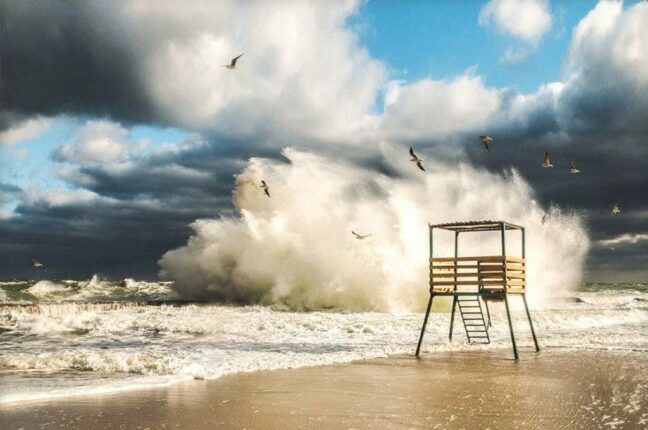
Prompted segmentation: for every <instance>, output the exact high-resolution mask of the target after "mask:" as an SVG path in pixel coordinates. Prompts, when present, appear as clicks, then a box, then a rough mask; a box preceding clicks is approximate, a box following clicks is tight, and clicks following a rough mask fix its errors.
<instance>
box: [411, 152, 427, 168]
mask: <svg viewBox="0 0 648 430" xmlns="http://www.w3.org/2000/svg"><path fill="white" fill-rule="evenodd" d="M409 152H410V155H411V156H412V159H411V160H410V161H412V162H414V163H416V166H417V167H418V168H419V169H421V170H423V171H424V172H425V169H424V168H423V165H422V164H421V162H422V161H423V159H422V158H419V157H418V155H416V154H415V153H414V150H413V149H412V147H411V146H410V151H409Z"/></svg>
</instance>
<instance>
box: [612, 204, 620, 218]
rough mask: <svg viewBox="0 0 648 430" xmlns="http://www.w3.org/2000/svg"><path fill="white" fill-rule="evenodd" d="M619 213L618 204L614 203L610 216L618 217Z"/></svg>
mask: <svg viewBox="0 0 648 430" xmlns="http://www.w3.org/2000/svg"><path fill="white" fill-rule="evenodd" d="M620 213H621V208H619V204H618V203H615V204H614V205H612V215H619V214H620Z"/></svg>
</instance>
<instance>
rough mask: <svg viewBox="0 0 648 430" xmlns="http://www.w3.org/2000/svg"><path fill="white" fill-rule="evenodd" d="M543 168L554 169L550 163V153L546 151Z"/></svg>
mask: <svg viewBox="0 0 648 430" xmlns="http://www.w3.org/2000/svg"><path fill="white" fill-rule="evenodd" d="M542 167H553V164H551V163H550V162H549V151H545V155H544V160H543V161H542Z"/></svg>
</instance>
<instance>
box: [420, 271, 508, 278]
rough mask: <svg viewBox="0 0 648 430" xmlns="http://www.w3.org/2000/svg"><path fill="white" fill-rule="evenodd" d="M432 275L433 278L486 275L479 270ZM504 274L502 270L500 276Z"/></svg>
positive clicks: (494, 275)
mask: <svg viewBox="0 0 648 430" xmlns="http://www.w3.org/2000/svg"><path fill="white" fill-rule="evenodd" d="M430 276H431V277H433V278H453V277H457V278H479V277H486V276H484V275H483V274H481V273H478V272H457V273H453V272H444V273H436V272H435V273H430ZM487 276H488V277H497V275H496V274H489V275H487ZM503 276H504V272H500V274H499V277H500V278H502V277H503Z"/></svg>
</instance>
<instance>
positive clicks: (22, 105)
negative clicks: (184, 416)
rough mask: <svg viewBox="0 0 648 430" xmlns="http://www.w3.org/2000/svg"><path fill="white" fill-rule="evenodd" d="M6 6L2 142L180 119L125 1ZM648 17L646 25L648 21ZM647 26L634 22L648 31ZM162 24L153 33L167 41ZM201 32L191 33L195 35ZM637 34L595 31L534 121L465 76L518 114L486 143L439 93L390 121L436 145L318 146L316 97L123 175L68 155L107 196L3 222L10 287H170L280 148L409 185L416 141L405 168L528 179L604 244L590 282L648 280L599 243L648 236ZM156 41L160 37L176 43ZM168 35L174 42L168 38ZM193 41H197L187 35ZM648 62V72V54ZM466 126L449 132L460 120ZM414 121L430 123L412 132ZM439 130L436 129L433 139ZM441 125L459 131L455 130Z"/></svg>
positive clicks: (471, 86)
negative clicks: (45, 123) (15, 127)
mask: <svg viewBox="0 0 648 430" xmlns="http://www.w3.org/2000/svg"><path fill="white" fill-rule="evenodd" d="M0 8H1V10H0V12H1V14H0V16H1V19H2V23H1V24H2V25H0V40H1V41H2V49H1V50H0V60H1V65H2V67H1V69H0V73H1V76H0V78H1V81H2V92H1V93H0V98H1V99H0V106H1V107H2V115H0V130H1V129H3V128H7V127H8V126H9V125H11V124H14V123H16V122H17V121H19V120H21V119H24V118H26V117H29V116H31V115H36V114H39V115H57V114H61V113H69V114H73V115H77V116H80V117H91V118H94V117H110V118H113V119H116V120H119V121H120V122H123V123H128V124H130V123H140V122H145V123H153V124H164V123H173V122H174V121H173V120H171V119H169V118H167V117H165V115H163V114H161V113H160V112H161V110H160V109H159V106H157V105H156V103H154V102H153V100H152V98H151V95H150V93H149V91H148V90H147V89H146V88H147V86H146V79H147V77H146V76H144V75H143V72H142V68H141V58H139V57H138V52H137V51H136V50H137V49H138V48H137V46H136V45H138V44H139V46H140V48H141V46H142V45H145V44H146V43H145V42H141V41H133V40H129V37H137V36H138V33H133V29H132V27H126V26H127V25H130V24H127V22H126V21H125V20H124V17H123V16H118V15H117V13H118V12H116V11H117V9H119V8H116V7H115V3H114V2H87V1H81V0H52V1H48V2H39V1H35V0H3V1H2V2H1V3H0ZM639 12H640V11H639ZM633 14H634V15H637V17H636V19H640V18H641V16H639V15H638V13H637V11H634V12H633ZM634 15H632V14H629V15H628V16H629V18H624V19H626V20H628V19H631V18H632V19H635V18H633V17H634ZM154 19H155V16H154V17H153V18H151V21H148V20H146V21H145V22H147V23H148V24H149V26H150V27H151V28H152V27H155V26H154V25H153V24H154V23H155V22H154ZM131 24H132V23H131ZM622 24H624V25H625V24H628V22H625V21H624V22H622ZM187 28H189V27H183V29H176V30H177V31H178V32H179V33H183V32H188V30H187ZM636 28H639V27H634V26H631V25H625V26H624V27H623V28H620V29H618V31H617V32H618V33H619V35H618V36H614V35H613V36H609V37H607V38H603V39H601V37H599V36H598V35H595V36H596V37H592V38H591V42H588V40H589V39H587V35H588V32H586V31H585V32H583V33H582V34H583V35H584V36H582V39H583V40H581V41H579V44H578V50H577V51H576V53H575V54H573V55H574V58H572V62H573V63H574V64H572V65H570V67H571V69H570V70H569V71H570V72H572V74H571V75H569V79H566V80H565V82H564V83H563V84H564V87H563V88H562V89H561V90H560V91H559V92H554V91H552V90H551V91H550V90H546V89H545V90H542V89H541V90H540V91H538V93H536V94H534V95H533V97H530V98H531V99H532V100H531V101H529V102H527V105H525V107H524V109H522V114H520V115H518V116H519V117H520V118H517V117H516V118H514V119H513V117H514V115H509V113H510V112H512V111H515V110H516V109H519V106H517V105H516V103H519V99H518V96H519V94H517V93H516V92H514V91H511V90H505V91H504V90H503V91H496V90H492V91H491V90H490V89H487V88H484V87H483V85H482V84H483V83H482V82H481V81H480V80H476V79H473V78H468V79H465V80H464V81H465V82H466V83H467V86H466V91H457V92H456V93H457V94H460V95H461V97H462V101H463V97H466V98H468V100H472V99H470V97H473V96H475V94H477V96H478V97H475V98H474V102H475V103H474V104H479V103H484V104H488V103H489V102H490V101H493V100H495V101H496V102H501V104H497V103H493V106H495V108H494V109H498V110H500V111H502V112H504V113H503V114H502V118H504V119H502V118H500V117H497V116H495V118H497V119H498V120H497V121H492V122H487V123H488V124H489V125H488V130H485V131H482V130H470V133H466V132H465V128H461V127H460V126H459V127H458V129H459V130H460V131H458V132H452V133H451V132H448V135H449V136H450V137H447V136H444V137H443V138H441V137H438V136H434V135H431V134H433V133H434V131H435V130H434V128H435V126H436V123H435V122H434V121H435V118H433V117H434V115H433V114H431V113H430V111H429V109H431V108H432V107H435V108H436V109H438V111H434V112H433V113H436V114H438V116H439V117H444V116H443V114H444V111H445V110H447V109H446V107H445V106H452V105H453V103H452V102H453V97H454V95H455V93H454V92H452V91H450V92H447V93H445V95H444V96H443V97H445V98H443V99H442V101H443V102H444V103H437V101H436V99H435V100H428V97H427V96H426V94H423V93H422V91H424V90H425V88H423V89H422V90H421V91H418V90H416V88H414V90H416V91H411V92H412V93H414V95H415V96H416V97H418V99H414V100H413V101H412V104H411V105H401V106H392V107H391V108H389V109H392V110H393V111H394V112H396V113H398V112H400V111H399V109H401V110H402V112H403V113H402V115H403V117H404V120H403V121H402V122H399V121H396V122H395V123H394V124H396V126H401V125H402V124H405V126H403V127H404V129H408V128H416V127H412V126H411V124H419V125H420V128H421V130H425V132H424V133H418V134H417V133H412V137H407V138H403V137H400V138H399V137H398V133H399V132H400V130H397V131H396V132H394V133H393V134H392V133H389V132H385V134H384V135H382V134H380V132H378V133H376V137H375V140H372V139H370V138H367V137H364V140H363V142H364V143H359V144H356V145H351V144H347V142H345V143H343V144H341V143H340V142H339V141H324V140H318V139H319V138H317V137H313V134H314V133H311V134H310V135H309V137H308V138H307V139H303V138H302V135H301V134H299V133H298V132H296V131H295V130H296V129H299V128H300V127H301V126H302V125H303V124H302V123H303V122H304V123H305V122H306V120H307V119H308V118H309V117H310V116H313V115H310V114H311V113H312V112H311V111H309V110H307V109H306V110H304V111H303V112H302V109H301V107H300V105H298V107H297V108H294V109H291V104H292V103H297V102H298V101H299V100H302V99H308V98H307V97H302V93H301V92H297V93H294V94H293V93H291V94H292V96H291V97H288V98H287V100H288V101H289V102H284V104H280V105H276V104H274V101H268V100H256V99H254V98H253V99H250V100H252V102H250V103H251V105H252V107H250V106H248V105H247V104H245V103H248V101H249V100H248V99H246V100H245V103H244V102H241V104H237V103H238V102H237V101H236V100H235V101H234V102H233V103H232V104H233V105H234V107H233V108H231V107H230V111H228V112H227V113H226V114H225V115H224V117H223V118H225V120H223V118H220V120H221V128H220V130H221V134H218V133H217V132H215V131H212V132H211V134H210V132H207V133H206V134H205V128H202V129H201V131H202V132H203V133H204V134H203V136H204V139H206V140H205V141H202V140H199V141H190V140H188V141H187V142H184V143H183V144H182V145H180V146H179V147H178V148H177V150H174V151H166V152H165V151H162V152H158V153H155V152H151V153H149V154H147V155H142V156H131V157H130V158H129V159H128V160H127V162H123V163H122V164H121V165H120V167H119V168H115V166H114V165H112V164H110V163H108V164H100V163H94V164H93V163H86V164H83V163H77V162H75V160H72V159H70V158H69V157H67V158H66V154H65V153H64V152H63V151H57V152H55V153H54V154H53V156H52V157H53V160H54V161H56V162H57V163H60V164H59V167H62V168H63V167H64V166H65V167H66V169H67V170H62V171H61V172H59V175H60V177H61V178H63V179H64V180H65V181H67V182H68V183H70V184H71V185H73V186H75V187H77V188H80V189H83V190H88V191H91V192H92V193H95V194H96V195H97V196H98V197H97V198H95V199H91V200H88V201H83V200H82V199H78V200H73V201H72V202H70V203H66V204H59V205H50V204H46V203H44V202H42V201H38V200H36V201H30V200H24V201H23V203H22V204H21V205H20V206H19V207H18V209H17V211H16V212H17V214H18V216H16V217H14V218H12V219H9V220H2V222H0V237H2V244H1V246H0V277H6V276H24V277H30V276H33V273H32V272H31V270H30V269H29V267H28V262H29V261H30V260H31V258H33V257H38V258H40V259H42V260H43V261H44V262H45V263H46V264H48V265H49V266H50V267H51V268H52V269H51V272H50V273H48V275H47V276H52V275H54V276H58V277H78V276H89V275H90V274H92V273H93V272H102V273H105V274H108V275H111V276H116V277H123V276H145V277H152V276H155V274H156V272H157V260H158V258H159V257H160V256H161V255H162V254H163V253H164V252H165V251H167V250H169V249H172V248H175V247H177V246H179V245H181V244H183V243H184V242H185V241H186V238H187V236H188V234H190V231H189V229H188V227H187V224H188V223H190V222H191V221H193V220H194V219H196V218H200V217H213V216H215V215H216V214H224V213H229V212H230V211H232V206H231V203H230V197H231V190H232V188H233V182H234V175H235V174H236V173H237V172H239V171H240V170H241V168H242V167H243V165H244V163H245V161H246V160H247V159H248V158H249V157H252V156H257V157H268V158H274V159H281V155H280V148H281V147H284V146H296V147H301V148H315V149H317V150H318V151H323V152H327V153H328V154H329V155H331V156H333V157H340V158H343V159H345V160H347V161H350V162H354V163H357V164H358V165H361V166H363V167H372V168H374V169H375V170H376V172H377V174H380V173H381V174H386V175H389V176H396V175H398V173H397V172H395V171H394V170H393V168H392V167H391V164H390V163H387V162H385V160H384V158H383V156H382V153H381V150H380V140H381V138H382V137H383V136H388V137H387V138H386V139H387V140H391V141H396V142H398V143H400V144H402V145H403V148H405V149H404V154H403V155H404V157H407V155H406V154H405V150H406V148H407V146H409V144H412V143H413V144H415V146H416V147H417V148H421V150H422V151H424V158H426V159H430V157H433V158H435V159H437V158H441V159H447V160H449V161H452V162H456V161H457V156H461V157H462V158H461V161H467V162H469V163H470V164H471V165H474V166H482V167H483V168H485V169H488V170H491V171H494V172H502V171H506V170H508V169H510V168H511V167H512V168H515V169H516V170H517V171H518V172H519V173H520V174H521V175H522V177H524V178H525V179H526V180H528V181H529V183H530V184H531V185H532V187H533V189H534V190H535V191H536V192H537V195H538V199H539V200H540V202H541V203H542V204H543V206H544V207H546V208H549V207H550V206H551V205H553V204H555V205H558V206H561V207H563V208H565V209H567V210H573V211H577V212H579V213H581V214H582V215H583V218H584V219H585V220H586V222H587V224H588V228H589V232H590V235H591V237H592V240H593V241H594V246H593V250H592V255H591V257H590V260H589V263H588V277H589V279H604V278H605V276H608V275H607V273H612V274H617V275H619V274H620V275H619V276H621V275H623V276H626V275H625V273H635V274H636V275H628V276H635V279H636V277H640V276H644V275H642V273H644V272H641V271H640V270H639V269H638V268H639V267H645V265H646V256H647V255H648V249H647V248H646V242H645V241H640V242H637V243H620V244H618V245H617V246H614V248H615V249H614V250H611V249H610V248H611V247H610V246H600V245H598V243H599V241H604V240H610V239H614V238H616V237H619V236H620V235H623V234H642V233H646V232H647V231H648V228H647V226H646V220H647V215H646V214H648V200H647V199H646V197H645V194H646V192H645V190H646V189H648V174H647V173H646V172H648V142H647V140H648V138H647V137H646V136H648V121H646V118H648V82H647V80H646V79H644V80H642V79H641V78H640V77H638V76H637V74H639V72H640V71H641V70H643V69H642V68H641V67H637V66H636V65H633V64H628V63H626V62H625V61H626V59H624V58H621V59H618V58H615V57H614V55H613V51H612V49H611V48H610V47H611V46H614V45H615V44H617V45H618V43H617V42H618V40H619V39H620V38H622V37H625V38H629V39H631V38H632V37H637V34H627V33H624V32H631V31H635V29H636ZM644 28H645V26H644ZM147 30H151V29H150V28H149V29H147ZM151 31H153V30H151ZM169 31H173V29H170V30H169ZM637 31H638V30H637ZM642 31H643V30H642ZM153 32H154V33H156V34H157V33H160V34H161V33H163V30H161V29H159V28H158V29H155V31H153ZM622 33H623V34H622ZM642 34H645V32H644V33H642ZM140 36H141V34H140ZM158 36H159V37H158ZM639 36H641V34H639ZM151 37H152V36H151ZM156 37H158V38H162V36H160V35H159V34H157V36H156ZM187 37H188V36H187V34H184V33H183V34H182V37H181V38H187ZM590 45H591V46H590ZM643 52H644V53H645V52H646V51H645V50H644V51H643ZM245 58H249V57H245ZM646 58H647V59H644V62H646V61H648V55H646ZM641 65H642V64H639V66H641ZM633 67H634V68H633ZM263 78H264V79H265V78H266V76H265V75H264V76H263ZM183 82H184V81H183ZM189 82H190V80H189ZM295 82H297V81H296V80H295V81H293V80H288V83H289V85H288V86H289V87H291V88H292V86H293V85H295V86H296V85H297V84H296V83H295ZM423 87H424V86H423ZM430 87H431V88H434V89H435V91H438V92H442V91H440V90H443V89H444V88H445V87H446V86H444V85H439V86H437V85H436V83H435V85H431V86H430ZM201 88H202V87H201ZM468 90H470V91H468ZM196 92H197V93H198V94H200V91H197V90H196ZM340 92H341V93H344V92H343V91H340ZM280 94H281V95H283V93H280ZM347 98H351V97H347ZM277 99H281V97H277ZM192 100H193V99H192ZM463 104H464V103H457V105H460V106H463ZM468 104H470V103H468ZM195 107H196V106H195V105H192V106H190V107H189V109H191V108H195ZM255 107H257V108H259V110H260V111H262V112H261V114H259V116H260V118H261V119H258V118H257V119H255V117H254V115H252V114H250V113H249V112H247V111H248V110H251V111H253V113H255V112H256V111H255V110H254V108H255ZM248 108H249V109H248ZM404 108H406V109H404ZM428 108H429V109H428ZM473 108H474V106H473ZM389 109H387V111H389ZM475 109H476V111H475V110H471V111H469V113H471V114H472V115H475V114H478V113H479V110H480V109H481V108H479V106H478V107H477V108H475ZM459 110H460V109H459ZM278 111H281V112H284V113H283V115H285V116H286V117H288V118H290V120H286V122H287V123H290V124H292V128H290V127H285V126H282V125H284V123H280V125H277V124H276V123H275V122H273V118H274V119H276V118H278V117H276V116H273V115H275V114H276V113H277V112H278ZM317 112H318V114H319V113H320V112H319V111H317ZM326 112H328V111H326ZM326 112H325V113H326ZM352 112H354V113H355V112H356V109H352ZM387 113H389V112H387ZM461 113H462V112H461V111H460V112H458V113H457V115H456V118H455V116H452V115H451V116H450V117H449V118H451V120H449V121H444V122H457V123H461V122H462V121H463V118H462V117H461V115H460V114H461ZM293 114H294V115H296V116H295V117H294V118H298V119H299V120H295V119H294V118H293V116H292V115H293ZM408 115H410V116H409V117H408ZM315 116H317V115H315ZM387 116H388V115H385V116H384V117H387ZM240 117H242V118H247V119H250V121H249V123H245V126H244V127H243V126H241V125H240V124H241V122H240V121H239V118H240ZM302 117H303V118H302ZM486 117H487V116H486ZM412 118H417V121H418V122H411V121H409V120H411V119H412ZM444 118H445V117H444ZM302 119H303V121H302ZM398 119H399V118H398ZM469 119H470V118H468V120H469ZM487 119H488V118H487ZM177 122H180V121H179V120H178V121H177ZM222 123H226V124H227V127H225V126H222ZM315 123H318V122H317V121H315ZM324 123H326V121H324ZM384 123H385V124H389V122H388V121H384ZM430 123H431V124H432V125H433V126H430V128H429V129H427V128H426V126H427V125H429V124H430ZM318 124H319V123H318ZM491 124H492V125H491ZM396 126H394V127H393V128H394V129H396V128H397V127H396ZM440 126H444V127H448V129H449V130H454V128H453V127H454V124H446V123H444V124H440ZM206 128H207V129H209V127H206ZM306 128H307V127H306ZM468 128H469V127H468ZM212 130H213V129H212ZM383 131H384V130H383ZM388 131H393V130H388ZM408 131H409V130H408ZM413 131H414V132H416V131H417V130H413ZM428 131H429V133H428ZM482 133H488V134H489V135H492V136H493V137H494V139H495V140H494V142H493V145H492V149H491V151H490V152H486V151H484V149H483V147H482V145H481V143H480V142H479V139H478V136H479V135H480V134H482ZM369 134H371V133H369ZM428 135H430V136H428ZM268 136H269V137H268ZM372 137H373V135H372ZM361 140H362V139H361ZM430 142H432V143H430ZM448 142H451V143H453V144H454V143H456V144H457V145H450V144H449V143H448ZM62 143H63V142H62ZM355 143H358V142H355ZM456 147H460V148H461V151H457V149H456ZM418 150H419V149H417V151H418ZM545 150H549V151H550V153H551V158H552V162H553V164H554V166H555V167H554V168H553V169H543V168H542V167H541V166H540V163H541V161H542V156H543V153H544V151H545ZM572 160H575V161H576V162H577V165H578V167H579V168H580V169H581V173H580V174H578V175H571V174H570V173H569V164H570V163H571V161H572ZM376 192H378V190H376ZM18 193H19V190H18V189H17V188H16V187H15V186H13V185H9V184H6V183H5V184H3V183H1V182H0V204H2V203H3V196H4V199H5V200H6V199H7V197H8V196H15V195H17V194H18ZM613 202H618V203H620V204H621V207H622V210H623V214H622V215H621V216H618V217H612V214H611V205H612V203H613ZM79 268H82V269H79ZM75 270H76V271H75ZM78 270H82V272H79V271H78ZM611 276H614V275H611ZM597 277H598V278H597ZM606 279H607V278H606ZM609 279H611V278H609ZM628 279H629V278H628Z"/></svg>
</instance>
